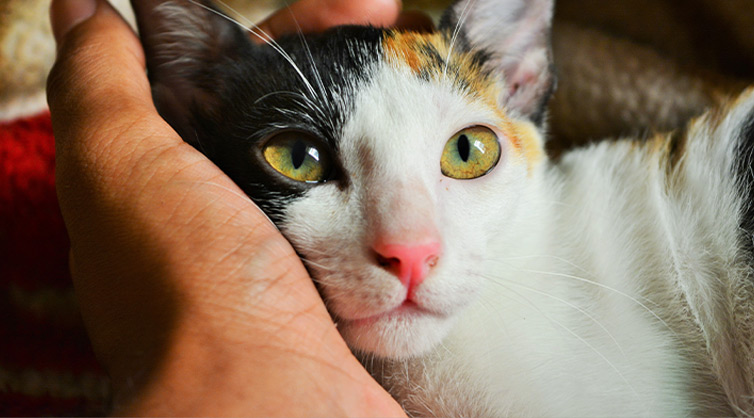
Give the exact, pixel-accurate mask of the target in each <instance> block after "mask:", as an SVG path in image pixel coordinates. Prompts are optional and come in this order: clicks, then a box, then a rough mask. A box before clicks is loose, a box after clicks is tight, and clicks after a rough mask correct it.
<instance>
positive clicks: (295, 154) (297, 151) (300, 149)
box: [291, 140, 307, 170]
mask: <svg viewBox="0 0 754 418" xmlns="http://www.w3.org/2000/svg"><path fill="white" fill-rule="evenodd" d="M306 148H307V147H306V144H305V143H304V141H301V140H299V141H296V142H294V143H293V147H292V148H291V163H292V164H293V168H295V169H296V170H298V169H299V168H301V165H302V164H304V160H305V159H306Z"/></svg>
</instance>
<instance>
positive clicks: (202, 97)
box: [132, 0, 252, 144]
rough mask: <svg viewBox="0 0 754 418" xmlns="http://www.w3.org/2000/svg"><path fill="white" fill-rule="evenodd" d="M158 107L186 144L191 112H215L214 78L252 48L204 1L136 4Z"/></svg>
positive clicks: (191, 135)
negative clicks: (225, 64)
mask: <svg viewBox="0 0 754 418" xmlns="http://www.w3.org/2000/svg"><path fill="white" fill-rule="evenodd" d="M132 5H133V8H134V12H135V15H136V19H137V22H138V27H139V35H140V37H141V42H142V45H143V47H144V53H145V55H146V61H147V74H148V76H149V81H150V83H151V85H152V96H153V98H154V102H155V106H156V107H157V110H158V111H159V112H160V114H161V115H162V117H163V118H164V119H165V120H166V121H167V122H168V123H170V125H171V126H172V127H173V129H175V130H176V131H177V132H178V133H179V134H180V135H181V137H183V139H184V140H185V141H186V142H189V143H192V144H194V143H195V142H196V134H195V127H193V126H192V124H191V121H192V120H193V119H194V118H193V117H192V113H193V112H211V110H212V109H213V108H215V107H216V105H217V104H218V100H219V94H218V91H219V90H220V89H222V88H223V86H222V85H221V83H222V81H221V80H218V79H217V77H216V76H215V75H213V74H212V73H211V68H213V67H215V66H216V65H217V64H218V63H220V62H222V61H223V60H233V57H235V56H237V55H238V54H239V53H240V52H241V51H243V50H245V49H248V48H251V47H252V44H251V42H250V39H249V38H248V37H247V36H246V33H245V32H244V30H242V29H241V28H240V27H238V25H237V24H235V23H233V22H232V21H231V20H230V19H228V18H226V17H225V16H224V15H223V14H222V13H221V12H220V11H218V10H217V9H215V8H214V7H213V6H212V5H211V4H210V2H208V1H206V0H169V1H165V0H139V1H136V0H134V1H132Z"/></svg>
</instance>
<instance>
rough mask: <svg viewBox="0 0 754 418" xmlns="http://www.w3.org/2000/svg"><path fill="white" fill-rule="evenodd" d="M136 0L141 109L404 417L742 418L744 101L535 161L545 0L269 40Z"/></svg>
mask: <svg viewBox="0 0 754 418" xmlns="http://www.w3.org/2000/svg"><path fill="white" fill-rule="evenodd" d="M137 6H139V7H137V10H136V12H137V17H138V19H139V27H140V32H141V36H142V41H143V44H144V47H145V52H146V54H147V64H148V70H149V77H150V80H151V82H152V86H153V95H154V99H155V103H156V105H157V107H158V109H159V111H160V112H161V114H162V115H163V117H164V118H165V119H166V120H167V121H168V122H169V123H170V124H171V125H172V126H173V127H174V128H175V129H176V131H177V132H178V133H179V134H180V135H181V136H182V137H183V138H184V139H185V140H186V141H187V142H189V143H191V144H192V145H194V146H195V147H196V148H197V149H199V150H200V151H201V152H203V153H204V154H206V155H207V156H208V157H209V158H210V159H211V160H212V161H214V162H215V163H216V164H217V165H218V166H219V167H220V168H222V169H223V170H224V171H225V172H226V173H227V174H228V176H230V177H231V178H232V179H233V180H234V181H235V182H236V183H237V184H238V185H239V186H240V187H241V188H242V189H243V190H244V191H245V192H246V193H247V194H248V195H249V196H250V198H251V199H253V200H254V202H256V203H257V204H258V205H259V206H260V207H261V208H262V209H263V210H264V211H265V212H266V213H267V214H268V215H269V217H270V218H271V219H272V220H273V221H274V222H275V223H276V224H277V225H278V227H279V228H280V230H281V231H282V232H283V234H284V235H285V236H286V237H287V238H288V240H289V241H290V242H291V243H292V244H293V246H294V248H295V249H296V250H297V252H298V253H299V254H300V255H301V257H302V259H303V260H304V262H305V264H306V265H307V267H308V268H309V271H310V272H311V274H312V277H313V278H314V280H315V281H316V283H317V285H318V287H319V289H320V292H321V294H322V296H323V298H324V299H325V301H326V303H327V306H328V308H329V310H330V312H331V314H332V316H333V320H334V321H335V322H336V323H337V325H338V328H339V330H340V331H341V334H342V335H343V337H344V338H345V340H346V341H347V342H348V344H349V345H350V347H351V348H352V349H353V350H354V352H355V353H356V354H357V356H359V357H360V358H361V359H362V361H363V363H364V365H365V367H367V368H368V369H369V371H370V372H371V373H372V375H373V376H374V377H375V378H376V379H377V380H378V381H380V382H381V384H382V385H383V386H384V387H386V388H387V389H388V390H389V391H390V393H391V394H392V395H393V396H394V397H395V398H396V399H397V400H398V401H399V402H400V403H401V405H402V406H403V407H404V408H405V410H406V411H407V412H408V413H409V414H411V415H416V416H425V415H434V416H503V415H514V416H523V415H533V416H595V415H596V416H614V415H630V416H637V415H650V416H678V415H731V414H741V415H746V414H754V398H753V395H754V366H753V365H752V358H753V356H754V276H752V267H753V266H754V243H753V242H752V232H754V205H752V193H754V189H753V186H754V170H752V158H754V157H753V154H752V150H754V90H752V91H748V92H746V93H744V94H743V95H742V96H741V97H739V98H738V99H736V100H734V101H732V102H731V103H730V104H729V105H727V106H726V107H723V108H720V109H716V110H713V111H711V112H709V113H708V114H706V115H705V116H704V117H702V118H700V119H698V120H695V121H693V122H691V123H690V124H689V125H688V126H687V128H686V129H685V130H683V131H680V132H675V133H672V134H667V135H656V136H654V137H651V138H649V139H646V140H643V141H639V140H630V139H625V140H619V141H616V142H611V143H600V144H597V145H593V146H590V147H588V148H584V149H579V150H576V151H572V152H570V153H567V154H565V155H564V156H563V157H562V158H561V159H560V161H559V162H557V163H554V162H551V161H550V160H548V158H547V156H546V154H545V153H544V151H543V143H544V140H545V132H546V121H547V118H546V114H545V110H544V109H545V105H546V103H547V100H548V98H549V96H550V94H551V92H552V90H553V87H554V84H555V83H554V75H553V63H552V60H551V52H550V41H549V32H550V21H551V17H552V10H553V4H552V0H528V1H527V0H461V1H458V2H456V3H454V4H453V5H452V6H451V7H450V8H449V9H448V10H447V12H446V13H445V15H444V17H443V18H442V21H441V23H440V25H439V29H438V30H437V31H436V32H434V33H428V34H427V33H412V32H401V31H397V30H389V29H380V28H374V27H355V26H352V27H339V28H334V29H332V30H330V31H328V32H325V33H323V34H315V35H306V36H303V35H300V36H291V37H289V38H284V39H280V40H278V41H277V42H275V41H272V40H270V39H265V38H266V37H265V34H262V33H259V32H257V31H256V30H255V29H253V28H252V29H250V30H248V31H247V30H244V29H242V28H241V27H239V25H236V24H235V23H234V22H232V21H231V20H230V19H228V18H226V17H224V16H223V15H222V14H221V13H219V12H217V11H216V9H214V8H213V6H212V5H211V4H209V3H208V2H205V1H201V2H200V1H187V0H173V1H167V2H162V1H152V2H148V1H146V2H142V3H140V4H137ZM252 36H257V37H260V38H263V39H265V40H266V41H267V43H266V44H265V45H260V44H257V43H255V42H253V41H252V40H251V37H252Z"/></svg>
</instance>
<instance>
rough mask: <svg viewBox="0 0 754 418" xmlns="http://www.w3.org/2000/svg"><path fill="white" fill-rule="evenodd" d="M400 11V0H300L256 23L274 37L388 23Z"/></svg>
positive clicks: (389, 24) (387, 24)
mask: <svg viewBox="0 0 754 418" xmlns="http://www.w3.org/2000/svg"><path fill="white" fill-rule="evenodd" d="M400 11H401V1H400V0H360V1H353V0H299V1H297V2H296V3H294V4H292V5H291V6H290V7H287V8H285V9H281V10H278V11H277V12H275V13H273V14H272V15H271V16H270V17H268V18H267V19H265V20H264V21H263V22H262V23H260V24H259V26H258V27H259V29H261V30H262V31H264V33H266V34H267V35H269V36H270V37H272V38H277V37H279V36H280V35H284V34H286V33H295V32H297V31H299V30H301V31H302V32H304V33H310V32H321V31H323V30H325V29H327V28H330V27H333V26H338V25H345V24H360V25H372V26H391V25H392V24H394V23H395V21H396V20H397V19H398V15H399V13H400ZM260 42H262V41H261V40H260Z"/></svg>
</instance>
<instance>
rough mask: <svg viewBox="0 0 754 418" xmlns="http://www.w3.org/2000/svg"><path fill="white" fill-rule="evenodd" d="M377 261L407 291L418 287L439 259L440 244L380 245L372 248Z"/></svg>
mask: <svg viewBox="0 0 754 418" xmlns="http://www.w3.org/2000/svg"><path fill="white" fill-rule="evenodd" d="M374 250H375V251H376V252H377V261H378V262H379V263H380V265H381V266H383V267H385V269H387V270H389V271H390V272H391V273H393V274H394V275H395V276H396V277H398V279H399V280H400V281H401V283H403V285H404V286H406V287H407V288H408V289H409V293H410V292H411V290H412V289H413V288H415V287H416V286H418V285H420V284H421V283H422V282H423V281H424V279H426V278H427V274H429V270H430V269H431V268H432V267H434V266H435V264H437V261H438V259H439V258H440V243H439V242H431V243H429V244H421V245H398V244H382V243H379V244H377V245H375V246H374Z"/></svg>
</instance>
